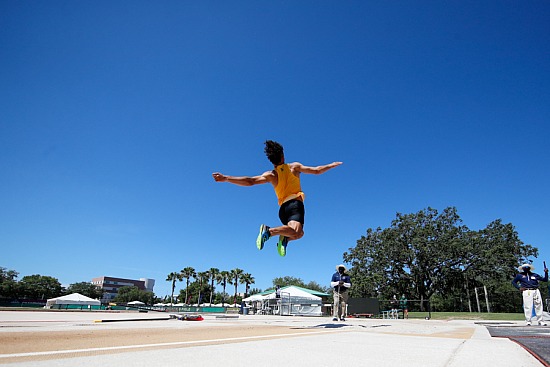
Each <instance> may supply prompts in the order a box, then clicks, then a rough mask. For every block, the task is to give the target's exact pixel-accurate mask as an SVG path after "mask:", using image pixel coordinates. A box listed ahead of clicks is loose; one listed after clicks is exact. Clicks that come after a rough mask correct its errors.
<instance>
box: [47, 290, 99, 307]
mask: <svg viewBox="0 0 550 367" xmlns="http://www.w3.org/2000/svg"><path fill="white" fill-rule="evenodd" d="M100 304H101V302H100V301H99V300H97V299H93V298H90V297H86V296H83V295H82V294H80V293H72V294H68V295H66V296H61V297H56V298H50V299H49V300H48V301H46V308H51V307H52V306H53V305H80V306H88V305H90V306H99V305H100Z"/></svg>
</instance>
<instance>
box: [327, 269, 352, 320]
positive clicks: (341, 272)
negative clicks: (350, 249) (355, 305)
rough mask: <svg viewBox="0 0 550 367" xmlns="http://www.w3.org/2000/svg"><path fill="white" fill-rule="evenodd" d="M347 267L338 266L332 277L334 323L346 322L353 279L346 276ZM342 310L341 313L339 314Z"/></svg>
mask: <svg viewBox="0 0 550 367" xmlns="http://www.w3.org/2000/svg"><path fill="white" fill-rule="evenodd" d="M347 270H348V269H346V267H345V266H344V265H342V264H340V265H336V273H334V274H333V275H332V280H331V282H330V286H331V287H332V289H333V290H334V293H333V295H334V306H333V310H332V317H333V318H332V321H338V315H340V321H346V319H345V318H344V317H345V316H346V303H347V302H348V290H349V288H350V287H351V278H350V277H349V275H347V274H346V271H347ZM338 309H340V312H338Z"/></svg>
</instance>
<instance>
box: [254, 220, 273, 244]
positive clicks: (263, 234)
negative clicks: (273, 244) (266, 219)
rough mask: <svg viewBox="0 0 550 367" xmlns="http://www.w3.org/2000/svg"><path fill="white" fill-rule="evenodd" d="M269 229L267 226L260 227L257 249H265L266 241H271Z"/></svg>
mask: <svg viewBox="0 0 550 367" xmlns="http://www.w3.org/2000/svg"><path fill="white" fill-rule="evenodd" d="M269 237H270V236H269V227H268V226H266V225H265V224H262V225H261V226H260V233H259V234H258V238H257V239H256V247H258V250H261V249H263V248H264V243H265V241H267V240H269Z"/></svg>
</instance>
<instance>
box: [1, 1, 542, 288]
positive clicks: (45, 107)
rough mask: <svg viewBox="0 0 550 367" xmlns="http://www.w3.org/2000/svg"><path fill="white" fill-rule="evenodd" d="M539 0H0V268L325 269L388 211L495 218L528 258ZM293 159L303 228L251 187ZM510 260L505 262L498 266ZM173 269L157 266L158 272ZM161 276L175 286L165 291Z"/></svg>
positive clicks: (537, 234) (536, 156)
mask: <svg viewBox="0 0 550 367" xmlns="http://www.w3.org/2000/svg"><path fill="white" fill-rule="evenodd" d="M549 19H550V2H548V1H516V0H514V1H482V2H480V1H463V0H460V1H446V2H441V1H413V2H400V1H391V2H387V1H345V2H342V1H319V0H315V1H233V2H227V1H131V2H130V1H125V2H121V1H93V2H74V1H48V2H43V1H1V2H0V46H1V47H0V172H1V179H0V248H1V256H0V266H3V267H5V268H8V269H13V270H16V271H18V272H19V273H20V277H19V279H21V277H23V276H25V275H31V274H41V275H50V276H53V277H56V278H58V279H59V280H60V282H61V283H62V284H63V285H69V284H71V283H76V282H81V281H90V280H91V279H92V278H93V277H96V276H102V275H109V276H116V277H124V278H140V277H148V278H153V279H156V286H155V291H156V294H157V295H159V296H162V295H165V294H169V288H170V287H169V284H168V282H165V279H166V275H167V274H168V273H170V272H172V271H179V270H181V269H183V268H184V267H187V266H192V267H194V268H195V269H196V270H198V271H205V270H208V269H209V268H211V267H217V268H219V269H221V270H231V269H233V268H236V267H238V268H241V269H243V270H244V271H245V272H249V273H251V274H252V275H253V276H254V278H255V279H256V284H255V287H258V288H262V289H266V288H268V287H270V286H271V284H272V280H273V278H275V277H282V276H286V275H291V276H296V277H299V278H302V279H303V280H304V281H305V282H309V281H316V282H318V283H320V284H323V285H328V283H329V281H330V277H331V275H332V273H333V272H334V266H335V265H336V264H339V263H341V262H342V254H343V253H344V252H345V251H346V250H348V249H349V248H350V247H353V246H355V244H356V241H357V240H358V239H359V238H360V237H361V236H362V235H363V234H364V233H365V231H366V229H367V228H376V227H378V226H381V227H388V226H389V225H390V222H391V220H392V219H394V218H395V214H396V213H397V212H400V213H412V212H417V211H419V210H422V209H424V208H427V207H428V206H431V207H433V208H436V209H438V210H440V211H441V210H443V209H444V208H445V207H447V206H456V207H457V209H458V212H459V214H460V216H461V218H462V219H463V222H464V224H465V225H467V226H468V227H469V228H471V229H473V230H478V229H481V228H484V227H485V226H486V225H487V224H489V223H490V222H491V221H493V220H495V219H499V218H501V219H502V220H503V221H504V222H505V223H510V222H511V223H513V224H514V225H515V227H516V230H517V231H518V233H519V236H520V238H521V239H522V240H523V241H524V242H525V243H528V244H532V245H533V246H536V247H538V248H539V250H540V252H541V254H540V256H539V259H534V260H535V265H536V266H537V268H538V269H537V270H541V268H542V260H548V261H550V256H549V255H550V250H549V247H548V245H549V242H550V235H549V232H548V222H549V215H548V213H549V209H550V201H549V198H548V187H549V181H550V174H549V168H550V153H549V148H548V147H549V142H550V63H549V60H550V21H549ZM266 139H273V140H277V141H279V142H280V143H282V144H283V145H284V146H285V153H286V157H287V160H288V161H300V162H302V163H304V164H306V165H318V164H325V163H330V162H333V161H343V162H344V165H342V166H340V167H338V168H336V169H334V170H331V171H329V172H327V173H326V174H324V175H321V176H311V175H307V176H303V179H302V184H303V189H304V191H305V192H306V195H307V198H306V211H307V212H306V225H305V232H306V234H305V236H304V238H303V239H301V240H300V241H298V242H295V243H291V244H290V245H289V248H288V255H287V256H286V257H285V258H281V257H279V256H278V254H277V251H276V248H275V242H276V241H275V240H271V241H270V242H268V243H267V245H266V246H267V247H266V249H264V250H263V251H258V250H257V249H256V245H255V240H256V235H257V230H258V227H259V225H260V224H261V223H262V222H264V223H266V224H268V225H276V224H278V223H279V221H278V217H277V210H278V206H277V202H276V199H275V195H274V193H273V190H272V188H271V187H270V186H269V185H263V186H256V187H251V188H244V187H238V186H234V185H230V184H224V183H215V182H214V181H213V179H212V177H211V173H212V172H215V171H220V172H222V173H226V174H231V175H255V174H260V173H262V172H264V171H266V170H268V169H270V163H269V162H268V161H267V159H266V158H265V156H264V154H263V142H264V141H265V140H266ZM511 275H512V274H511ZM182 286H183V283H182V284H180V285H178V289H180V288H181V287H182ZM176 292H177V291H176Z"/></svg>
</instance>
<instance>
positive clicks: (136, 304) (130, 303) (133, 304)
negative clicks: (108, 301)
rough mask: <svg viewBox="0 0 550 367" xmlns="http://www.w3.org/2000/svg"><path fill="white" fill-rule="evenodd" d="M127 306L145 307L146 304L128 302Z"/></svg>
mask: <svg viewBox="0 0 550 367" xmlns="http://www.w3.org/2000/svg"><path fill="white" fill-rule="evenodd" d="M127 304H128V305H132V306H143V305H145V303H143V302H141V301H132V302H128V303H127Z"/></svg>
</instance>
